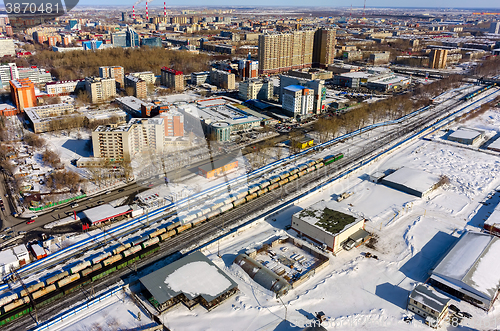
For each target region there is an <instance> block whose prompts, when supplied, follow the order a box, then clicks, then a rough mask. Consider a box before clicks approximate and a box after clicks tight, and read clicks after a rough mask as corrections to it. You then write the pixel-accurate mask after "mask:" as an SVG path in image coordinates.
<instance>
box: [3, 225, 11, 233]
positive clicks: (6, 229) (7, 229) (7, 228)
mask: <svg viewBox="0 0 500 331" xmlns="http://www.w3.org/2000/svg"><path fill="white" fill-rule="evenodd" d="M10 229H12V228H11V227H10V226H9V227H6V228H5V229H3V231H4V232H6V231H9V230H10Z"/></svg>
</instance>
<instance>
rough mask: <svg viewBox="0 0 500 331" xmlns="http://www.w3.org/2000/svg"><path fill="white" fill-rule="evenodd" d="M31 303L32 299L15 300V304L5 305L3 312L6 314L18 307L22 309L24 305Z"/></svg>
mask: <svg viewBox="0 0 500 331" xmlns="http://www.w3.org/2000/svg"><path fill="white" fill-rule="evenodd" d="M29 301H30V299H29V298H28V297H26V298H21V299H17V300H14V301H13V302H11V303H9V304H7V305H5V306H4V307H3V310H4V312H9V311H11V310H12V309H14V308H17V307H20V306H22V305H25V304H27V303H28V302H29Z"/></svg>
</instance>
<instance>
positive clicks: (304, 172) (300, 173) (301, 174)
mask: <svg viewBox="0 0 500 331" xmlns="http://www.w3.org/2000/svg"><path fill="white" fill-rule="evenodd" d="M305 174H307V168H306V170H302V171H301V172H299V173H298V174H297V175H299V177H302V176H304V175H305Z"/></svg>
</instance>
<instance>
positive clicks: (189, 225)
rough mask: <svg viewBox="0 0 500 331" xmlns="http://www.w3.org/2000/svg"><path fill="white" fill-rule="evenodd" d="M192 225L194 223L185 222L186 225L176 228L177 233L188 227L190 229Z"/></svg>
mask: <svg viewBox="0 0 500 331" xmlns="http://www.w3.org/2000/svg"><path fill="white" fill-rule="evenodd" d="M207 218H208V216H207ZM192 226H193V225H192V224H191V223H188V224H184V225H181V226H179V227H178V228H176V229H175V230H176V231H177V233H181V232H182V231H186V230H187V229H189V228H190V227H192Z"/></svg>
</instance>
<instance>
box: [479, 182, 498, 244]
mask: <svg viewBox="0 0 500 331" xmlns="http://www.w3.org/2000/svg"><path fill="white" fill-rule="evenodd" d="M497 191H498V188H497ZM483 228H484V230H485V231H486V232H488V233H489V234H493V235H495V236H497V237H500V205H497V206H496V207H495V209H494V210H493V211H492V212H491V214H490V215H489V216H488V218H487V219H486V221H484V224H483Z"/></svg>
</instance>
